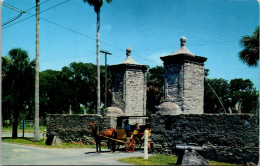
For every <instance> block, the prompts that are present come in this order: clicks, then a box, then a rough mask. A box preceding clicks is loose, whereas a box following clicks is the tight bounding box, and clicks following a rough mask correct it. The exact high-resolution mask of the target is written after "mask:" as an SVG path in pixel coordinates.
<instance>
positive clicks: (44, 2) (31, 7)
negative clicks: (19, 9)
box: [25, 0, 50, 12]
mask: <svg viewBox="0 0 260 166" xmlns="http://www.w3.org/2000/svg"><path fill="white" fill-rule="evenodd" d="M48 1H50V0H46V1H44V2H42V3H40V5H42V4H44V3H46V2H48ZM35 7H36V5H35V6H33V7H31V8H29V9H27V10H25V11H26V12H27V11H29V10H31V9H33V8H35Z"/></svg>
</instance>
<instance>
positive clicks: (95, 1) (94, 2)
mask: <svg viewBox="0 0 260 166" xmlns="http://www.w3.org/2000/svg"><path fill="white" fill-rule="evenodd" d="M83 1H84V3H86V2H87V3H88V4H89V5H90V6H94V10H95V12H96V13H97V50H96V51H97V78H98V80H97V114H99V115H100V67H99V66H100V65H99V30H100V8H101V6H102V5H103V0H83ZM106 1H107V3H110V2H111V1H112V0H106Z"/></svg>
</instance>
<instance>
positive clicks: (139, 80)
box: [125, 69, 146, 116]
mask: <svg viewBox="0 0 260 166" xmlns="http://www.w3.org/2000/svg"><path fill="white" fill-rule="evenodd" d="M125 90H126V106H125V115H126V116H144V115H146V70H138V69H134V70H133V69H128V70H126V89H125Z"/></svg>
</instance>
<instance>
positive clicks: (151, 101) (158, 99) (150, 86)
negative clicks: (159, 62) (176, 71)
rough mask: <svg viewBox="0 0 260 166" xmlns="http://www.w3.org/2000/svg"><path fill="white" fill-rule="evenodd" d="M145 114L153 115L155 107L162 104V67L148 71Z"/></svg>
mask: <svg viewBox="0 0 260 166" xmlns="http://www.w3.org/2000/svg"><path fill="white" fill-rule="evenodd" d="M147 80H148V81H147V109H148V111H147V113H148V114H151V113H155V112H156V106H158V105H159V104H160V103H162V102H163V67H162V66H156V67H154V68H151V69H149V70H148V79H147Z"/></svg>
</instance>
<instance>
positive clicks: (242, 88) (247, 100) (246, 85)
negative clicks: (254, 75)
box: [230, 78, 258, 113]
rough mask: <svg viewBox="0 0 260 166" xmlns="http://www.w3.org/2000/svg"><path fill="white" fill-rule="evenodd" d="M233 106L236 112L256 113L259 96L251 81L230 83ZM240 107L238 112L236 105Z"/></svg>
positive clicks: (240, 80)
mask: <svg viewBox="0 0 260 166" xmlns="http://www.w3.org/2000/svg"><path fill="white" fill-rule="evenodd" d="M230 92H231V104H232V107H233V111H234V112H239V113H256V109H257V98H258V94H257V91H256V89H255V88H254V84H253V83H252V81H251V80H249V79H245V80H243V79H242V78H236V79H232V80H231V81H230ZM237 104H238V105H239V107H238V110H236V107H235V105H237Z"/></svg>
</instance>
